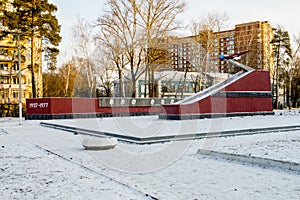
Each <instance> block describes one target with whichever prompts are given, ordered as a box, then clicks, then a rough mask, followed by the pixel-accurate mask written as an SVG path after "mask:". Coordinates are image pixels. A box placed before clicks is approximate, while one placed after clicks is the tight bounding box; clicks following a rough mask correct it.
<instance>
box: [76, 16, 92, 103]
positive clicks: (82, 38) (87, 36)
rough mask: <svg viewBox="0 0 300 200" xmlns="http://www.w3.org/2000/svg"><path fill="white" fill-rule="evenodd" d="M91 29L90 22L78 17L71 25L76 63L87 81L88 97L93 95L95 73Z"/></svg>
mask: <svg viewBox="0 0 300 200" xmlns="http://www.w3.org/2000/svg"><path fill="white" fill-rule="evenodd" d="M93 31H94V30H93V27H92V25H91V23H90V22H88V21H86V20H84V19H79V18H78V21H77V24H76V26H74V27H73V33H74V38H75V48H74V51H75V54H76V57H75V58H76V65H77V67H78V69H79V71H80V73H81V74H82V76H83V77H82V78H83V79H85V80H86V81H87V87H88V96H89V97H93V96H95V86H96V78H95V74H96V73H97V71H96V68H95V65H94V63H93V60H92V56H91V52H92V51H93V50H94V47H93V44H94V43H93Z"/></svg>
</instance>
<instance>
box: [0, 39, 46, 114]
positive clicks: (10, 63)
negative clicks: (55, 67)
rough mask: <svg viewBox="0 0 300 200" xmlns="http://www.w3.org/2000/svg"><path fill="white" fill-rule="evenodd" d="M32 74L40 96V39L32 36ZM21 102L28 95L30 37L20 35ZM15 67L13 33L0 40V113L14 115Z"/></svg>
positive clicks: (29, 92) (16, 64)
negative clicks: (33, 39) (33, 63)
mask: <svg viewBox="0 0 300 200" xmlns="http://www.w3.org/2000/svg"><path fill="white" fill-rule="evenodd" d="M34 43H35V47H34V48H35V51H34V52H35V53H34V54H35V55H34V61H35V66H34V75H35V85H36V90H37V95H38V96H40V97H41V96H42V95H43V93H42V92H43V91H42V68H41V66H42V55H41V51H40V49H41V39H40V38H35V42H34ZM20 55H21V56H20V57H21V60H20V63H21V68H20V71H21V91H22V103H23V105H25V99H26V98H32V71H31V39H30V38H29V37H21V39H20ZM18 104H19V67H18V41H17V39H16V37H14V35H13V34H11V35H7V36H6V37H4V38H2V39H1V40H0V117H1V116H2V117H3V116H16V115H18Z"/></svg>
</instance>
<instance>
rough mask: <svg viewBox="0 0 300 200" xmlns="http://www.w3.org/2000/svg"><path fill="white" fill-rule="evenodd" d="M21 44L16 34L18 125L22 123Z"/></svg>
mask: <svg viewBox="0 0 300 200" xmlns="http://www.w3.org/2000/svg"><path fill="white" fill-rule="evenodd" d="M20 51H21V46H20V35H18V69H19V125H22V77H21V52H20Z"/></svg>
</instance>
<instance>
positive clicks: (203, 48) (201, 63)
mask: <svg viewBox="0 0 300 200" xmlns="http://www.w3.org/2000/svg"><path fill="white" fill-rule="evenodd" d="M227 20H228V18H227V16H226V15H225V14H223V15H220V14H218V13H210V14H207V15H206V16H205V17H202V18H200V20H199V21H194V22H193V23H192V34H193V35H194V36H193V37H192V38H191V42H192V44H193V45H192V49H191V52H192V53H191V58H190V59H191V61H190V62H191V63H192V64H193V66H194V67H195V68H196V69H197V71H198V72H199V74H200V77H199V78H198V81H199V87H200V88H201V89H204V88H205V87H206V83H205V82H206V80H207V77H206V76H205V74H207V73H209V72H212V71H213V70H215V71H218V69H211V68H210V67H211V66H213V64H214V63H213V62H216V61H212V59H211V58H212V57H215V56H218V54H219V52H218V51H217V50H218V49H219V48H217V47H218V46H216V45H218V42H219V39H220V35H219V34H215V33H216V32H220V31H221V30H222V29H223V28H224V26H225V25H226V23H227ZM203 75H204V76H205V77H204V78H203ZM203 79H204V81H203ZM203 82H204V85H203V84H202V83H203Z"/></svg>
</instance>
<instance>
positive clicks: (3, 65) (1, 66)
mask: <svg viewBox="0 0 300 200" xmlns="http://www.w3.org/2000/svg"><path fill="white" fill-rule="evenodd" d="M7 69H8V64H4V63H1V64H0V70H5V71H7Z"/></svg>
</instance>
